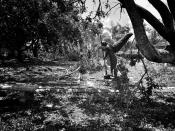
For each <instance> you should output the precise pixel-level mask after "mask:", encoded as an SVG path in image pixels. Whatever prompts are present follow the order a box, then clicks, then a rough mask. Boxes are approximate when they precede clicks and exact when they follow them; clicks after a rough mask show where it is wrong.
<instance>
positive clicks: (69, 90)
mask: <svg viewBox="0 0 175 131" xmlns="http://www.w3.org/2000/svg"><path fill="white" fill-rule="evenodd" d="M40 64H41V63H40ZM42 64H43V63H42ZM42 64H41V65H35V66H27V67H22V66H21V67H19V66H16V67H15V68H14V67H13V68H10V67H2V68H0V70H1V77H3V78H4V76H6V77H5V78H4V79H3V81H2V82H1V86H3V85H4V84H6V85H7V84H12V85H13V84H14V85H17V86H19V85H20V86H21V85H22V86H23V87H25V86H31V85H33V86H38V87H39V88H40V89H38V90H36V92H34V99H33V100H30V101H26V102H24V101H21V98H23V96H22V95H21V93H20V92H18V91H13V92H11V91H1V92H0V94H1V100H0V131H16V130H19V131H31V130H35V131H61V130H62V131H63V130H66V131H69V130H71V131H72V130H76V131H77V130H80V131H112V130H114V131H137V130H138V131H141V130H153V131H154V130H158V131H159V130H160V131H163V130H170V131H171V130H173V129H174V128H175V127H174V126H175V115H174V114H175V105H174V102H175V99H174V96H175V94H174V91H175V90H174V89H173V88H171V89H170V90H157V91H155V92H154V95H153V97H152V101H150V102H149V103H148V102H146V101H145V100H144V99H139V98H137V97H135V93H134V92H132V91H130V90H129V87H130V85H128V84H125V85H123V86H122V87H123V90H122V91H123V92H118V90H116V89H117V86H116V85H117V83H115V81H111V80H103V74H104V71H101V72H97V73H95V74H90V75H89V74H86V75H83V79H84V80H83V81H80V80H79V79H77V74H76V73H75V75H73V76H72V77H69V78H65V79H63V80H58V77H59V76H60V75H62V74H64V73H65V72H64V71H63V70H60V68H58V67H60V66H61V67H66V68H68V67H70V66H73V65H74V64H75V63H71V62H66V61H62V62H56V63H52V64H51V63H50V64H47V63H45V64H43V65H42ZM147 64H149V68H150V71H151V72H150V75H152V76H153V77H155V78H156V81H162V80H161V79H164V78H166V77H167V76H166V74H167V73H166V70H168V71H170V72H173V70H172V69H171V68H172V67H168V69H166V70H164V73H162V76H163V78H159V77H160V76H159V75H157V74H156V73H159V71H161V70H163V69H164V68H163V65H156V64H153V65H152V64H150V63H147ZM152 66H153V67H154V68H155V69H154V68H152ZM127 67H128V69H129V74H128V76H129V78H130V82H129V83H135V82H137V81H138V80H139V79H140V76H141V74H142V73H143V70H142V69H143V68H142V65H141V64H140V63H139V64H137V65H136V67H130V66H129V65H127ZM158 67H159V68H158ZM166 68H167V67H166ZM155 70H156V71H155ZM153 71H154V72H153ZM164 75H165V76H164ZM172 75H173V74H171V73H169V74H168V78H171V77H172V78H173V76H172ZM158 76H159V77H158ZM1 80H2V79H1ZM166 80H167V79H166ZM168 82H170V80H169V81H168ZM172 83H173V82H172ZM113 85H114V86H113ZM114 87H115V88H114ZM130 88H131V87H130ZM131 89H132V88H131Z"/></svg>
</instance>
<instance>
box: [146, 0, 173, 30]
mask: <svg viewBox="0 0 175 131" xmlns="http://www.w3.org/2000/svg"><path fill="white" fill-rule="evenodd" d="M148 1H149V2H150V3H151V4H152V5H153V6H154V7H155V9H156V10H157V11H158V12H159V14H160V16H161V17H162V21H163V23H164V25H165V27H166V29H167V30H168V31H173V30H174V25H173V17H172V15H171V13H170V11H169V9H168V7H167V6H166V5H165V4H164V3H163V2H162V1H161V0H148ZM171 1H172V0H171ZM173 10H174V8H173Z"/></svg>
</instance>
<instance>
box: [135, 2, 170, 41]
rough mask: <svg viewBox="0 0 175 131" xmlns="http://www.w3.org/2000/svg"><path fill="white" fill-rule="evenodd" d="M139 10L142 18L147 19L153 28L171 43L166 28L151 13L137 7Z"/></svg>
mask: <svg viewBox="0 0 175 131" xmlns="http://www.w3.org/2000/svg"><path fill="white" fill-rule="evenodd" d="M136 7H137V10H138V12H139V14H140V16H141V17H142V18H143V19H145V20H146V21H147V22H148V23H149V24H150V25H152V26H153V28H154V29H155V30H156V31H157V32H158V33H159V34H160V35H161V36H162V37H163V38H164V39H166V40H167V41H169V37H168V36H167V30H166V28H165V26H164V25H163V24H162V23H161V22H160V21H159V20H158V19H157V18H156V17H155V16H154V15H152V14H151V13H150V12H149V11H147V10H146V9H144V8H143V7H141V6H139V5H136Z"/></svg>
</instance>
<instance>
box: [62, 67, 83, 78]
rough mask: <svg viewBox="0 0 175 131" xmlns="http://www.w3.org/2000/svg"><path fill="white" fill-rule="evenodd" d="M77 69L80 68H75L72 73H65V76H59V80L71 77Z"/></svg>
mask: <svg viewBox="0 0 175 131" xmlns="http://www.w3.org/2000/svg"><path fill="white" fill-rule="evenodd" d="M79 69H80V66H79V67H77V68H76V69H75V70H73V71H72V72H69V73H67V74H65V75H62V76H60V77H59V79H64V78H65V77H69V76H70V75H72V74H74V73H75V72H77V71H79Z"/></svg>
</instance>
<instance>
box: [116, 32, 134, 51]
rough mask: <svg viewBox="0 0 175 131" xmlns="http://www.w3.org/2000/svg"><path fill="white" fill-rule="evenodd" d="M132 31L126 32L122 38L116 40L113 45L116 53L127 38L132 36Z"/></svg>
mask: <svg viewBox="0 0 175 131" xmlns="http://www.w3.org/2000/svg"><path fill="white" fill-rule="evenodd" d="M132 35H133V34H132V33H128V34H126V35H125V36H124V37H123V38H121V39H120V40H118V41H117V42H116V43H115V44H114V45H113V51H114V52H115V53H116V52H118V51H119V50H120V49H121V48H122V47H123V46H124V45H125V44H126V43H127V41H128V39H129V38H130V37H131V36H132Z"/></svg>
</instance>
